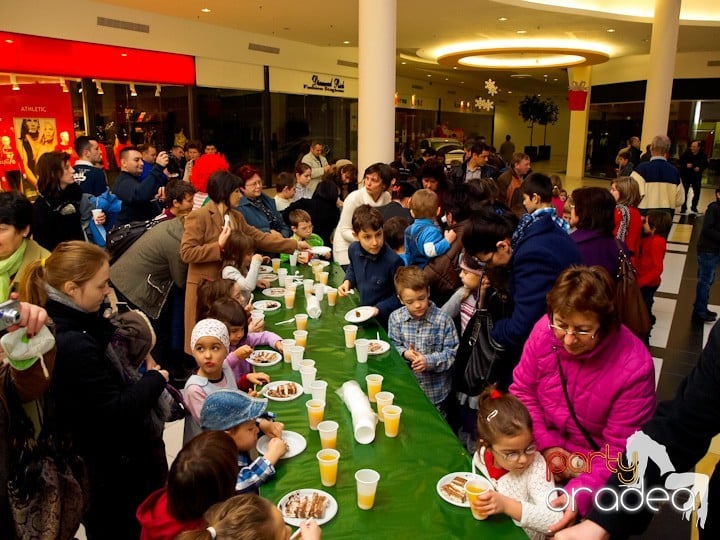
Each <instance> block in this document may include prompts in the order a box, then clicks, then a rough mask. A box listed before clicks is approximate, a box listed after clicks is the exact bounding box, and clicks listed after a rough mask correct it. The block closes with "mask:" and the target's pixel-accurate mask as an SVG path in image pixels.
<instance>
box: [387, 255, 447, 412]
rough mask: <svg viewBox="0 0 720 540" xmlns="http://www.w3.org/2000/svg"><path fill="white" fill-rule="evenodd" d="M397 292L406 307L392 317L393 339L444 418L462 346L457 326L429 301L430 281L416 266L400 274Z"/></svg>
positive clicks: (396, 276)
mask: <svg viewBox="0 0 720 540" xmlns="http://www.w3.org/2000/svg"><path fill="white" fill-rule="evenodd" d="M395 290H396V291H397V295H398V298H399V299H400V302H402V304H403V307H401V308H400V309H396V310H395V311H393V312H392V314H391V315H390V321H389V324H388V326H389V328H390V330H389V336H390V339H391V340H392V343H393V345H395V348H396V349H397V351H398V352H399V353H400V355H401V356H402V357H403V358H404V359H405V360H406V361H407V362H408V364H409V365H410V368H411V369H412V370H413V373H414V374H415V378H416V379H417V380H418V383H420V387H421V388H422V389H423V392H425V395H426V396H427V397H428V399H429V400H430V401H432V402H433V404H434V405H435V407H436V408H437V409H438V410H439V411H440V412H441V413H443V415H445V413H446V412H447V402H448V397H449V396H450V387H451V384H452V366H453V363H454V362H455V353H456V352H457V348H458V344H459V339H458V335H457V331H456V330H455V324H454V323H453V320H452V317H450V315H448V314H447V313H445V312H443V311H440V309H438V307H437V306H436V305H435V304H434V303H433V302H431V301H430V287H428V281H427V278H426V277H425V275H424V274H423V271H422V270H420V269H419V268H418V267H417V266H406V267H403V268H399V269H398V270H397V272H396V273H395Z"/></svg>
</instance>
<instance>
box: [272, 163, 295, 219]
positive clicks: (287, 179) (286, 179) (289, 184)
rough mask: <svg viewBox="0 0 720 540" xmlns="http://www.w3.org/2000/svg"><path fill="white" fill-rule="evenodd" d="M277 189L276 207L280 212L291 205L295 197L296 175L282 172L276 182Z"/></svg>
mask: <svg viewBox="0 0 720 540" xmlns="http://www.w3.org/2000/svg"><path fill="white" fill-rule="evenodd" d="M275 191H276V192H277V193H276V195H275V199H274V200H275V207H276V208H277V211H278V212H282V211H283V210H285V209H286V208H287V207H288V206H290V203H291V202H293V198H294V197H295V177H294V176H293V175H292V174H291V173H287V172H282V173H280V174H279V175H278V179H277V182H275Z"/></svg>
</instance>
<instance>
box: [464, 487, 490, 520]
mask: <svg viewBox="0 0 720 540" xmlns="http://www.w3.org/2000/svg"><path fill="white" fill-rule="evenodd" d="M489 489H490V483H489V482H488V481H487V480H485V479H484V478H474V479H472V480H468V481H467V483H466V484H465V494H466V495H467V500H468V503H470V510H471V511H472V516H473V517H474V518H475V519H477V520H483V519H487V515H486V514H480V513H478V512H476V511H475V509H474V508H473V503H474V502H475V500H476V499H477V498H478V495H482V494H483V493H485V492H486V491H488V490H489Z"/></svg>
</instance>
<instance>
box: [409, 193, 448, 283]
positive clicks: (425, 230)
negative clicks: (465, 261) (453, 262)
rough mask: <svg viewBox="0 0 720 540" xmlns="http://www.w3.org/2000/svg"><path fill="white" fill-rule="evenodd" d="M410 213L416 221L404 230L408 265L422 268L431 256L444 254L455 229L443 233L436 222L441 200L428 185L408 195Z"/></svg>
mask: <svg viewBox="0 0 720 540" xmlns="http://www.w3.org/2000/svg"><path fill="white" fill-rule="evenodd" d="M410 214H412V216H413V218H415V221H413V223H412V225H410V227H408V228H407V229H406V230H405V254H404V255H403V260H404V261H405V264H407V265H411V264H414V265H417V266H418V267H419V268H421V269H422V268H425V266H426V265H427V263H429V262H430V259H433V258H435V257H437V256H439V255H443V254H444V253H446V252H447V251H448V250H449V249H450V244H452V243H453V242H454V241H455V238H456V237H457V235H456V234H455V231H453V230H452V229H449V230H447V231H445V234H443V232H442V230H440V227H438V226H437V224H436V223H435V218H436V217H437V216H438V215H439V214H440V200H439V199H438V196H437V193H435V192H434V191H431V190H429V189H419V190H417V191H416V192H415V193H413V196H412V198H411V199H410Z"/></svg>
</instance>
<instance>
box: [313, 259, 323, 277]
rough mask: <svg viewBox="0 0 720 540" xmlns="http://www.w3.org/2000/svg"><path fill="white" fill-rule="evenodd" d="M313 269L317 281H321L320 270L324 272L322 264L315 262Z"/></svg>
mask: <svg viewBox="0 0 720 540" xmlns="http://www.w3.org/2000/svg"><path fill="white" fill-rule="evenodd" d="M311 269H312V273H313V276H314V277H315V281H320V272H322V265H321V264H319V263H317V264H313V265H312V267H311Z"/></svg>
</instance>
